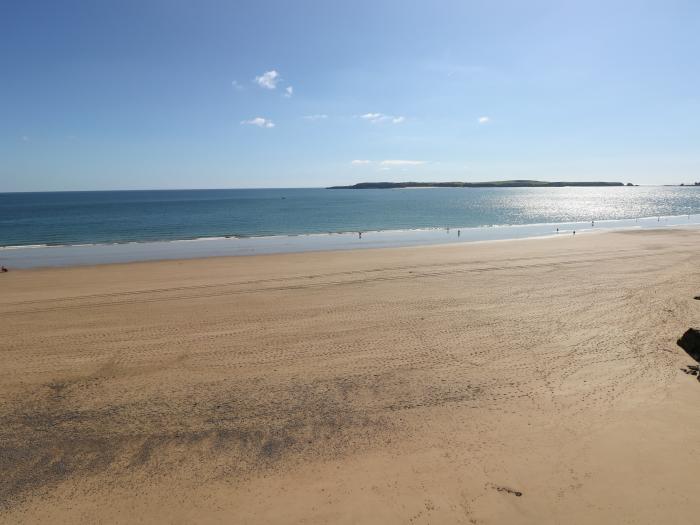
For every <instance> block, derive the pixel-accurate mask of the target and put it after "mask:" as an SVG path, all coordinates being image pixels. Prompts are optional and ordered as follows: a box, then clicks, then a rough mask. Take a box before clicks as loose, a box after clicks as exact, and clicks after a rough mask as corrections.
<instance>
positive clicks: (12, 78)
mask: <svg viewBox="0 0 700 525" xmlns="http://www.w3.org/2000/svg"><path fill="white" fill-rule="evenodd" d="M698 28H700V2H697V0H689V1H674V0H665V1H644V0H636V1H615V0H607V1H598V0H587V1H566V0H552V1H522V0H521V1H515V0H513V1H499V0H485V1H457V0H425V1H411V0H371V1H366V0H353V1H347V0H346V1H336V0H323V1H321V0H318V1H311V0H301V1H292V0H287V1H267V0H255V1H208V0H200V1H194V0H192V1H179V0H136V1H132V0H120V1H116V0H115V1H107V0H89V1H87V0H86V1H71V0H63V1H61V2H56V1H54V0H52V1H46V2H39V1H33V0H3V1H2V2H1V3H0V191H54V190H107V189H147V188H247V187H319V186H328V185H334V184H351V183H355V182H360V181H410V180H414V181H453V180H456V181H472V182H473V181H485V180H502V179H539V180H565V181H566V180H568V181H573V180H582V181H584V180H606V181H621V182H633V183H637V184H676V183H680V182H686V183H688V182H692V181H696V180H700V30H699V29H698Z"/></svg>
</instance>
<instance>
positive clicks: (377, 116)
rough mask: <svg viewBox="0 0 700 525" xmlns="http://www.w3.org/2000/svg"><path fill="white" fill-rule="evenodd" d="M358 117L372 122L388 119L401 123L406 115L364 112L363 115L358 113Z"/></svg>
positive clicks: (376, 122)
mask: <svg viewBox="0 0 700 525" xmlns="http://www.w3.org/2000/svg"><path fill="white" fill-rule="evenodd" d="M360 118H361V119H363V120H367V121H369V122H371V123H372V124H378V123H380V122H387V121H389V120H390V121H391V122H392V123H394V124H401V123H402V122H404V121H405V120H406V117H402V116H393V115H385V114H384V113H365V114H364V115H360Z"/></svg>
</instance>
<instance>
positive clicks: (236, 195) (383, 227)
mask: <svg viewBox="0 0 700 525" xmlns="http://www.w3.org/2000/svg"><path fill="white" fill-rule="evenodd" d="M699 214H700V187H663V186H645V187H604V188H603V187H601V188H425V189H397V190H326V189H248V190H173V191H161V190H158V191H110V192H56V193H4V194H1V193H0V247H2V248H0V261H9V262H12V263H16V264H17V265H20V266H34V265H41V264H76V263H81V262H110V261H117V260H139V259H148V258H168V257H178V256H199V255H226V254H241V253H270V252H275V251H303V250H306V249H326V248H328V249H336V248H347V247H357V245H358V241H359V240H360V239H359V238H358V236H357V232H359V231H362V232H364V233H363V239H362V241H363V244H362V246H363V247H368V246H388V245H408V244H421V243H432V242H445V241H446V240H447V239H448V237H446V236H445V233H446V234H448V235H449V236H450V237H449V239H450V240H455V239H453V237H454V236H455V235H456V233H455V232H456V230H457V229H461V230H463V232H461V235H460V237H459V238H458V239H459V240H461V241H468V240H487V239H500V238H519V237H524V236H538V235H547V234H551V233H553V232H554V231H555V229H556V228H557V227H558V228H560V230H561V231H568V230H569V229H575V228H578V229H579V230H581V229H584V228H586V227H590V222H591V220H595V221H596V224H597V227H608V228H612V227H654V226H663V225H669V224H679V225H680V224H684V223H695V222H698V220H697V219H698V217H697V216H698V215H699ZM660 217H662V218H663V220H662V219H660ZM669 221H670V222H669ZM448 228H449V230H448ZM346 232H352V233H351V234H346V235H331V236H329V235H328V234H329V233H332V234H343V233H346ZM320 234H323V235H320ZM295 236H296V238H295ZM197 239H199V240H201V242H199V243H197V244H196V245H194V244H192V243H189V244H187V246H186V247H185V244H184V243H182V242H180V243H175V244H174V245H173V246H169V247H167V248H166V247H165V246H164V244H166V243H164V242H163V241H169V242H170V244H173V243H172V242H173V241H187V240H190V241H191V240H197ZM224 240H225V241H229V242H228V243H224V244H222V243H221V242H219V241H224ZM232 240H235V241H238V242H236V243H233V242H230V241H232ZM213 241H217V242H218V244H216V243H213ZM85 245H89V246H91V248H90V249H86V248H85ZM115 245H117V246H118V245H127V246H130V248H128V249H126V248H122V249H118V248H115V247H114V246H115ZM95 246H97V247H100V246H102V247H105V248H103V249H101V250H97V249H95V248H94V247H95ZM36 247H42V248H43V249H41V250H38V249H36ZM47 247H53V248H54V249H53V250H48V249H46V248H47ZM56 247H59V248H61V250H56V249H55V248H56ZM106 247H110V248H109V249H107V248H106ZM32 248H34V249H33V251H31V252H27V250H30V249H32ZM66 248H71V250H66ZM96 254H98V255H99V256H98V255H96ZM110 254H112V255H110ZM52 257H53V259H54V260H53V261H52V260H51V258H52ZM57 258H58V259H57ZM18 261H20V262H18Z"/></svg>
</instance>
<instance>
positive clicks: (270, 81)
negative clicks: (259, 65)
mask: <svg viewBox="0 0 700 525" xmlns="http://www.w3.org/2000/svg"><path fill="white" fill-rule="evenodd" d="M279 81H280V74H279V73H278V72H277V71H275V70H274V69H271V70H270V71H265V72H264V73H263V74H262V75H260V76H259V77H255V82H256V83H257V84H258V86H260V87H261V88H265V89H275V88H276V87H277V83H278V82H279Z"/></svg>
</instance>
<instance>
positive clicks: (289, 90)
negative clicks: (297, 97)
mask: <svg viewBox="0 0 700 525" xmlns="http://www.w3.org/2000/svg"><path fill="white" fill-rule="evenodd" d="M293 94H294V88H293V87H292V86H287V87H286V88H284V97H285V98H292V95H293Z"/></svg>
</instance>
